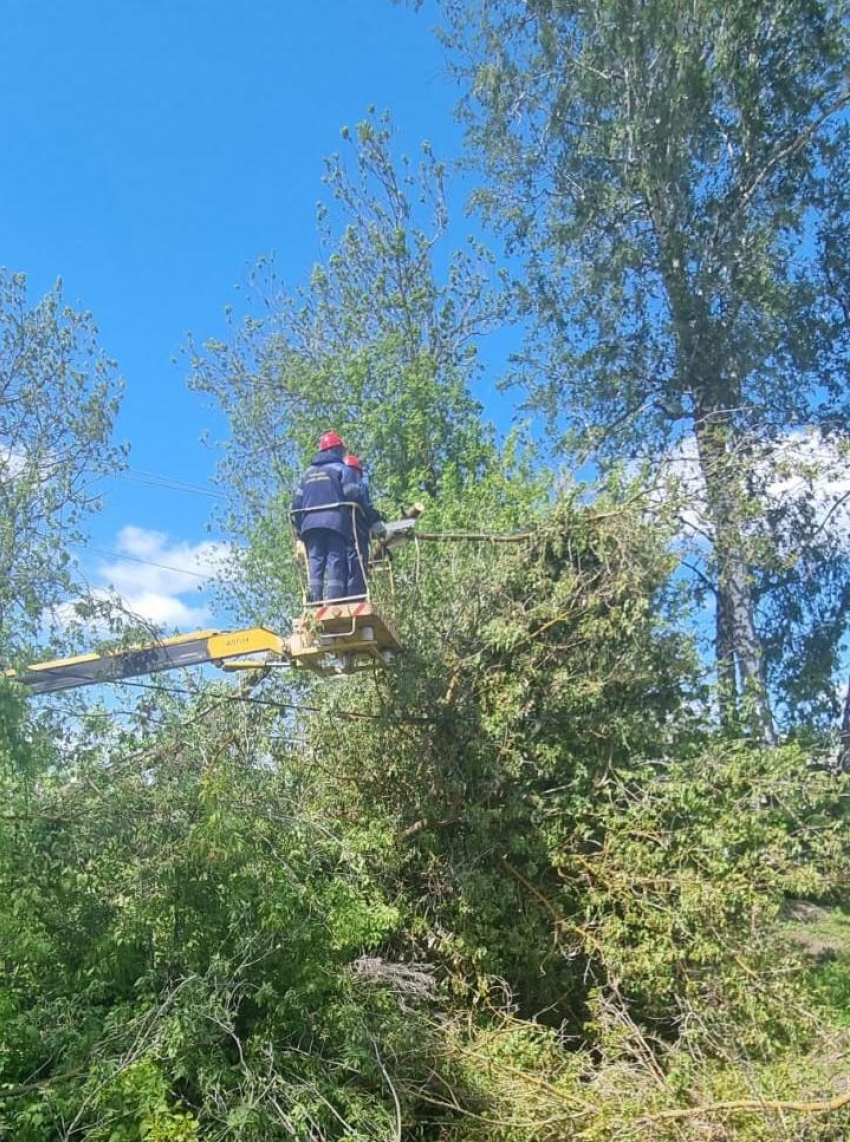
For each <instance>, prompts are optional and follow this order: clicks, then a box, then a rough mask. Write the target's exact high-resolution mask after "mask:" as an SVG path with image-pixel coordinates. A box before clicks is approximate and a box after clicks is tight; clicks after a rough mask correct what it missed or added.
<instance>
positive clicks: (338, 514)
mask: <svg viewBox="0 0 850 1142" xmlns="http://www.w3.org/2000/svg"><path fill="white" fill-rule="evenodd" d="M349 471H350V470H349V469H348V468H347V467H346V466H345V464H343V462H342V449H338V448H327V449H325V451H324V452H317V453H316V455H315V456H314V457H313V459H312V462H311V464H310V467H309V468H308V469H307V471H306V472H305V473H304V475H303V476H302V477H301V483H300V484H299V485H298V489H297V491H296V492H295V495H294V496H293V497H292V522H293V523H294V525H295V530H296V532H297V533H298V535H299V536H301V535H305V534H306V533H307V532H308V531H314V530H315V529H316V528H319V527H322V528H325V529H327V530H328V531H335V532H337V533H338V534H339V535H342V536H345V538H346V539H351V537H352V531H351V516H352V509H351V508H350V507H346V506H341V507H340V506H337V507H333V506H332V505H334V504H337V505H339V504H344V503H345V502H347V501H349V502H350V501H351V494H350V493H351V488H352V481H351V479H350V477H349Z"/></svg>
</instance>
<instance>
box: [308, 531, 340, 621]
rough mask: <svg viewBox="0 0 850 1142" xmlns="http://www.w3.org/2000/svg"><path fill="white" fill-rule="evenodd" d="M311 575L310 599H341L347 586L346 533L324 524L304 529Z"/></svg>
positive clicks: (315, 600)
mask: <svg viewBox="0 0 850 1142" xmlns="http://www.w3.org/2000/svg"><path fill="white" fill-rule="evenodd" d="M304 546H305V547H306V548H307V566H308V568H309V571H308V576H309V579H310V594H309V598H310V602H311V603H318V602H319V601H320V600H322V599H342V598H344V596H345V594H346V591H347V590H348V587H347V583H348V568H347V562H348V561H347V558H346V555H347V552H346V547H347V544H346V540H345V536H342V535H340V534H339V532H338V531H331V530H330V528H326V527H314V528H311V529H310V531H306V532H304Z"/></svg>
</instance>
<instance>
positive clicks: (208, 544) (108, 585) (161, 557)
mask: <svg viewBox="0 0 850 1142" xmlns="http://www.w3.org/2000/svg"><path fill="white" fill-rule="evenodd" d="M111 547H112V550H113V551H114V556H112V555H110V556H108V557H107V558H103V559H101V560H100V561H99V562H98V563H97V564H96V566H95V568H94V570H93V571H92V572H90V573H89V574H90V578H91V591H90V596H91V597H92V598H93V599H94V600H95V601H97V602H98V603H100V604H105V605H108V607H109V609H110V610H112V611H114V612H116V613H117V612H123V613H124V614H126V615H132V616H135V617H136V618H137V619H140V620H141V621H143V622H144V623H148V624H150V625H151V626H154V627H157V628H159V629H164V630H172V629H174V628H177V629H179V630H183V631H186V630H193V629H195V628H198V627H205V626H209V625H210V622H211V620H212V609H211V606H210V604H209V601H208V600H207V598H206V597H205V589H206V587H207V586H208V585H209V584H210V583H211V582H212V580H213V579H215V578H216V577H219V576H226V575H229V576H232V574H233V566H232V559H231V548H230V545H229V544H227V543H221V542H216V541H213V540H204V541H202V542H201V543H190V542H188V541H187V540H174V539H172V538H171V537H170V536H169V535H168V534H167V533H166V532H164V531H154V530H150V529H148V528H144V527H137V526H136V525H134V524H129V525H127V526H126V527H123V528H121V530H120V531H119V532H118V534H117V536H116V538H115V542H114V543H113V544H112V545H111ZM52 618H53V619H54V621H56V622H57V623H59V624H60V625H62V626H67V625H68V624H69V623H70V622H71V621H72V620H74V619H76V618H77V616H76V611H75V604H74V603H73V602H71V603H65V604H63V605H62V606H61V607H58V608H56V610H55V611H54V612H53V615H52ZM86 625H90V626H91V627H93V628H99V627H102V626H103V622H102V621H100V622H99V621H97V620H94V621H92V622H91V623H90V624H86Z"/></svg>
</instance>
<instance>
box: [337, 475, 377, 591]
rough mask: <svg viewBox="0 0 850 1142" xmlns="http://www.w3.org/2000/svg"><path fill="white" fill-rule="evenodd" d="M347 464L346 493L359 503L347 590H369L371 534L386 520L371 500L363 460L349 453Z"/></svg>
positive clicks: (350, 548) (355, 517)
mask: <svg viewBox="0 0 850 1142" xmlns="http://www.w3.org/2000/svg"><path fill="white" fill-rule="evenodd" d="M344 463H345V466H346V468H347V469H348V471H349V472H350V474H351V478H352V480H353V483H351V482H349V484H348V485H347V487H346V494H347V496H348V497H349V499H351V500H352V501H353V502H354V503H355V504H356V505H357V510H356V512H355V515H354V529H353V530H352V533H351V538H350V539H349V541H348V560H347V561H348V594H349V595H351V596H358V595H365V594H366V576H367V575H368V573H369V538H370V535H371V534H372V533H373V532H377V531H378V530H379V528H380V525H381V524H382V523H383V516H382V515H381V513H380V512H379V511H378V510H377V508H376V507H375V506H374V504H373V503H372V498H371V496H370V494H369V485H368V483H367V482H366V480H365V479H364V477H363V463H362V461H361V460H360V459H359V457H357V456H354V455H353V454H351V453H349V454H348V456H346V457H345V461H344Z"/></svg>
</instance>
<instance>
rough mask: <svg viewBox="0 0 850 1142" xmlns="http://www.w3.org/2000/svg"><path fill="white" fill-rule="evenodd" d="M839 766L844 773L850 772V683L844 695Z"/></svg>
mask: <svg viewBox="0 0 850 1142" xmlns="http://www.w3.org/2000/svg"><path fill="white" fill-rule="evenodd" d="M838 764H839V766H840V768H841V770H842V772H843V773H848V772H850V681H848V683H847V693H846V694H845V695H844V716H843V718H842V719H841V743H840V745H839V747H838Z"/></svg>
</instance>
